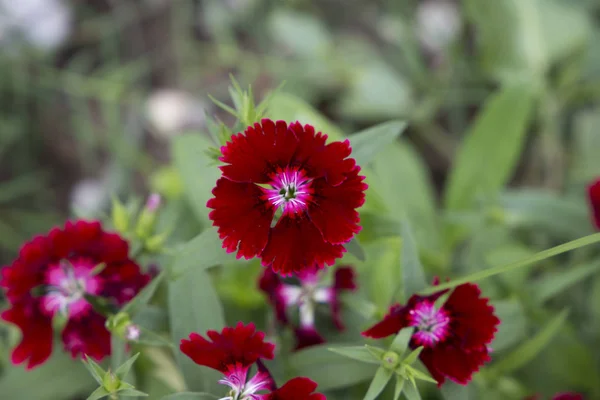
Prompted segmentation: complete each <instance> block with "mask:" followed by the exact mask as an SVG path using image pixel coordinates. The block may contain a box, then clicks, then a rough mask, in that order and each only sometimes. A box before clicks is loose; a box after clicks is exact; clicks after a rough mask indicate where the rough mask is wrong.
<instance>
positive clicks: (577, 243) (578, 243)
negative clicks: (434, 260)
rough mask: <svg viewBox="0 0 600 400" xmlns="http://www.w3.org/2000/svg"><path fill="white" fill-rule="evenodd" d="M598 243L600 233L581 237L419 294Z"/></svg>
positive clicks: (453, 285) (450, 286) (446, 287)
mask: <svg viewBox="0 0 600 400" xmlns="http://www.w3.org/2000/svg"><path fill="white" fill-rule="evenodd" d="M598 242H600V233H595V234H593V235H589V236H585V237H582V238H581V239H577V240H573V241H571V242H568V243H565V244H561V245H559V246H556V247H553V248H551V249H548V250H544V251H540V252H539V253H537V254H536V255H534V256H532V257H529V258H527V259H525V260H521V261H517V262H514V263H511V264H507V265H500V266H497V267H492V268H488V269H485V270H483V271H478V272H475V273H473V274H470V275H467V276H465V277H462V278H459V279H455V280H452V281H450V282H446V283H442V284H441V285H438V286H432V287H429V288H427V289H425V290H423V291H422V292H421V294H431V293H435V292H438V291H440V290H444V289H450V288H453V287H456V286H458V285H462V284H463V283H467V282H477V281H479V280H482V279H485V278H489V277H490V276H494V275H498V274H501V273H503V272H506V271H510V270H513V269H516V268H523V267H527V266H530V265H532V264H535V263H537V262H540V261H542V260H545V259H547V258H550V257H554V256H556V255H559V254H562V253H566V252H567V251H571V250H575V249H578V248H580V247H584V246H588V245H590V244H594V243H598Z"/></svg>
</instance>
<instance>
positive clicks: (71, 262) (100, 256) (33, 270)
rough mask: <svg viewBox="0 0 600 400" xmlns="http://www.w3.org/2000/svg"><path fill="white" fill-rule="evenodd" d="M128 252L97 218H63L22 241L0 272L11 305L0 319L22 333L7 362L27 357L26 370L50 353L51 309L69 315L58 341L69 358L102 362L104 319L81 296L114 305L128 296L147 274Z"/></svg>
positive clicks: (105, 336)
mask: <svg viewBox="0 0 600 400" xmlns="http://www.w3.org/2000/svg"><path fill="white" fill-rule="evenodd" d="M128 252H129V247H128V244H127V242H126V241H125V240H123V239H122V238H121V237H120V236H119V235H117V234H113V233H107V232H104V231H103V230H102V226H101V225H100V223H99V222H86V221H76V222H67V223H66V225H65V227H64V228H62V229H61V228H54V229H52V230H51V231H50V232H49V233H48V234H47V235H46V236H37V237H35V238H33V240H31V241H30V242H29V243H26V244H25V245H24V246H23V247H22V248H21V250H20V252H19V257H18V258H17V259H16V260H15V261H14V262H13V263H12V264H11V265H8V266H6V267H4V268H3V269H2V271H1V276H0V286H1V287H3V288H5V289H6V296H7V298H8V301H9V303H10V307H9V309H7V310H5V311H4V312H3V313H2V314H1V315H0V317H1V318H2V319H3V320H5V321H8V322H11V323H13V324H15V325H17V326H18V327H19V328H20V329H21V332H22V334H23V338H22V340H21V343H19V345H17V347H16V348H15V349H14V350H13V353H12V362H13V363H14V364H20V363H22V362H25V361H27V366H26V368H27V369H31V368H33V367H35V366H37V365H40V364H42V363H43V362H44V361H46V360H47V359H48V357H50V354H51V353H52V339H53V331H52V318H53V317H54V315H56V313H63V314H65V315H66V316H67V318H68V322H67V325H66V326H65V328H64V330H63V332H62V340H63V344H64V347H65V349H66V350H67V351H69V352H70V353H71V355H72V356H73V357H74V358H75V357H78V356H80V355H81V354H83V353H85V354H88V355H89V356H91V357H94V358H95V359H97V360H101V359H102V358H103V357H104V356H106V355H109V354H110V334H109V332H108V331H107V330H106V328H105V327H104V323H105V321H106V318H105V317H104V316H102V315H100V314H98V313H97V312H96V311H95V310H94V309H92V306H91V304H90V303H88V302H87V301H86V299H85V297H84V295H86V294H87V295H93V296H98V297H103V298H105V299H106V300H108V301H109V302H111V303H112V305H114V306H117V307H118V306H122V305H123V304H124V303H126V302H127V301H129V300H131V299H132V298H133V297H134V296H135V295H136V294H137V293H138V292H139V291H140V290H141V289H142V288H143V287H144V286H145V285H146V284H147V283H148V281H149V280H150V277H149V276H148V275H145V274H142V273H141V271H140V267H139V266H138V265H137V264H136V263H135V262H134V261H132V260H131V259H129V256H128ZM34 289H36V291H40V290H41V295H37V294H35V293H33V292H34Z"/></svg>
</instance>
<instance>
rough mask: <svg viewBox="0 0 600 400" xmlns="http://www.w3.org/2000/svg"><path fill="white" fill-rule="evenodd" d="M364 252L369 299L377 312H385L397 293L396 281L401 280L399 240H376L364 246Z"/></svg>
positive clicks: (389, 238) (394, 238) (396, 238)
mask: <svg viewBox="0 0 600 400" xmlns="http://www.w3.org/2000/svg"><path fill="white" fill-rule="evenodd" d="M365 251H366V253H367V261H366V263H365V270H368V271H369V274H368V277H367V279H368V289H369V299H370V300H372V301H373V303H375V305H376V306H377V308H378V309H379V310H381V311H383V310H387V309H388V308H389V306H390V304H391V303H392V301H393V298H394V294H395V293H396V292H397V291H398V281H400V279H401V273H402V271H401V264H400V251H401V241H400V238H398V237H388V238H381V239H377V240H376V241H374V242H371V243H369V244H367V245H365Z"/></svg>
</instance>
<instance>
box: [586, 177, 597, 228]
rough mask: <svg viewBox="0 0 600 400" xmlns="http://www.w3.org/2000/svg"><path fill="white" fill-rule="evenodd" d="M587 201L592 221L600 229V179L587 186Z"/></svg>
mask: <svg viewBox="0 0 600 400" xmlns="http://www.w3.org/2000/svg"><path fill="white" fill-rule="evenodd" d="M588 201H589V204H590V207H591V211H592V221H593V223H594V225H595V226H596V228H597V229H600V179H598V180H596V181H595V182H593V183H592V184H590V185H589V186H588Z"/></svg>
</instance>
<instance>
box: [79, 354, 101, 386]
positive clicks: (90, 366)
mask: <svg viewBox="0 0 600 400" xmlns="http://www.w3.org/2000/svg"><path fill="white" fill-rule="evenodd" d="M81 361H82V362H83V365H85V368H86V369H87V370H88V371H90V374H91V375H92V377H93V378H94V379H95V380H96V382H98V384H99V385H102V377H103V376H104V374H105V373H106V371H105V370H103V369H102V367H101V366H99V365H98V364H97V363H96V362H95V361H94V360H92V359H91V358H90V357H88V356H87V354H86V355H85V360H81Z"/></svg>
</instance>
